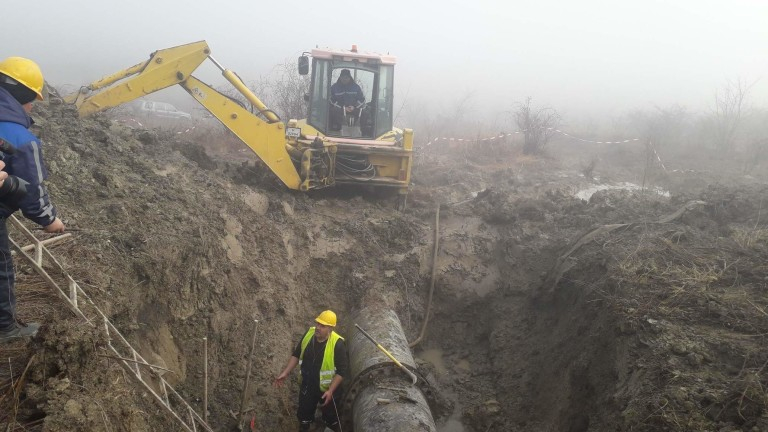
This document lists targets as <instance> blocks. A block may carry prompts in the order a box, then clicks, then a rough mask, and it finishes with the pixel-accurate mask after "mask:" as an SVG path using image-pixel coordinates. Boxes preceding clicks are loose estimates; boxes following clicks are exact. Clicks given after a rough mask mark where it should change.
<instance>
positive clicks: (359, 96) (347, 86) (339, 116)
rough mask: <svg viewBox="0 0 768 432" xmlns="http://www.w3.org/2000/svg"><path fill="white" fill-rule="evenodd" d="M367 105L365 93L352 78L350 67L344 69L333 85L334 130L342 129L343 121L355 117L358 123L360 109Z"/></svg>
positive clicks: (332, 124) (332, 119) (332, 116)
mask: <svg viewBox="0 0 768 432" xmlns="http://www.w3.org/2000/svg"><path fill="white" fill-rule="evenodd" d="M363 105H365V95H363V90H362V89H361V88H360V86H359V85H357V83H356V82H355V80H353V79H352V73H350V72H349V69H342V70H341V74H340V75H339V79H338V80H337V81H336V82H335V83H334V84H333V85H332V86H331V125H330V126H331V127H330V129H331V130H332V131H340V130H341V125H342V122H344V120H345V119H346V120H347V121H349V119H353V120H354V123H357V120H356V119H357V118H358V117H359V116H360V111H361V109H362V108H363ZM348 125H349V124H348Z"/></svg>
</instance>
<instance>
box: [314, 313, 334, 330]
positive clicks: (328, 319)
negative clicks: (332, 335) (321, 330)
mask: <svg viewBox="0 0 768 432" xmlns="http://www.w3.org/2000/svg"><path fill="white" fill-rule="evenodd" d="M315 321H316V322H318V323H320V324H322V325H327V326H330V327H336V314H335V313H333V311H330V310H326V311H322V312H320V315H318V316H317V318H315Z"/></svg>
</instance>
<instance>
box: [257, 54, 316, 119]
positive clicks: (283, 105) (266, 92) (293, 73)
mask: <svg viewBox="0 0 768 432" xmlns="http://www.w3.org/2000/svg"><path fill="white" fill-rule="evenodd" d="M251 87H252V88H254V90H255V91H254V93H256V95H257V96H258V97H259V98H260V99H261V101H262V102H264V104H265V105H266V106H267V107H268V108H270V109H272V110H274V111H275V112H276V113H277V115H278V116H280V118H282V119H283V120H284V121H287V120H288V119H302V118H305V117H306V116H307V110H308V102H307V101H305V100H304V95H305V94H307V92H308V91H309V76H302V75H299V73H298V70H297V69H296V62H295V61H294V60H285V62H284V63H283V64H279V65H277V66H275V67H274V68H273V70H272V73H271V74H270V75H268V76H264V77H261V78H259V79H258V80H257V81H256V82H254V83H253V84H252V85H251Z"/></svg>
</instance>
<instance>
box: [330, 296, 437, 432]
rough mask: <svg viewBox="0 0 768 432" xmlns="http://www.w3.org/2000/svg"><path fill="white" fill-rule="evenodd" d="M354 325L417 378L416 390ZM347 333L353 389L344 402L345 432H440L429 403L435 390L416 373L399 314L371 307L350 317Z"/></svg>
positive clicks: (350, 387)
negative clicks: (358, 326) (363, 330)
mask: <svg viewBox="0 0 768 432" xmlns="http://www.w3.org/2000/svg"><path fill="white" fill-rule="evenodd" d="M354 324H358V325H360V327H362V328H363V329H365V330H366V331H367V332H368V333H369V334H370V335H371V336H372V337H373V338H374V339H375V340H376V341H377V342H378V343H379V345H381V346H382V347H384V348H385V349H386V350H387V351H389V353H390V354H392V355H393V356H394V357H395V358H396V359H397V360H398V361H399V362H400V363H401V364H402V365H403V366H404V367H406V368H408V369H409V370H410V371H412V372H414V373H415V374H416V375H417V377H418V381H417V384H416V385H415V386H414V385H413V384H412V381H411V378H410V377H409V376H408V374H407V373H406V372H405V371H403V370H401V369H400V368H399V367H398V366H396V365H395V363H394V362H392V360H390V359H389V357H387V355H386V354H384V353H383V352H382V351H380V350H379V349H378V348H377V347H376V345H374V344H373V343H371V341H370V340H368V339H367V338H366V337H365V336H364V335H363V334H362V333H360V332H359V331H357V329H355V327H354ZM346 330H347V331H346V332H345V334H346V335H347V338H346V341H347V349H348V350H349V362H350V372H351V377H352V379H351V383H352V384H351V385H348V386H347V391H346V396H345V398H346V399H345V406H346V408H347V415H346V416H345V418H346V419H345V423H346V425H345V426H344V431H352V430H354V432H417V431H418V432H436V431H437V427H436V426H435V421H434V419H433V418H432V412H431V410H430V408H429V405H428V403H427V399H428V398H429V399H432V397H431V394H432V388H431V387H430V386H429V385H428V383H427V382H426V381H425V380H424V378H423V377H421V375H420V374H419V373H418V370H417V369H416V364H415V362H414V360H413V355H412V354H411V351H410V349H409V348H408V341H407V339H406V338H405V334H404V333H403V327H402V325H401V324H400V320H399V319H398V317H397V314H395V312H394V311H392V310H390V309H384V308H376V307H368V308H366V309H363V310H361V311H360V312H358V313H357V314H355V315H354V316H353V317H352V320H351V321H350V325H349V327H348V328H347V329H346ZM347 382H349V381H347ZM345 384H346V383H345ZM350 408H351V410H352V412H351V415H350V413H349V409H350Z"/></svg>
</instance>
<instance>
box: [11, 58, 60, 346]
mask: <svg viewBox="0 0 768 432" xmlns="http://www.w3.org/2000/svg"><path fill="white" fill-rule="evenodd" d="M44 85H45V80H44V79H43V74H42V72H41V71H40V67H38V66H37V64H36V63H35V62H33V61H32V60H29V59H26V58H23V57H8V58H6V59H4V60H2V61H0V140H2V142H0V145H2V147H0V149H2V153H0V158H1V159H2V160H3V162H4V163H5V170H6V171H7V172H8V174H9V175H10V176H11V177H8V178H6V179H5V180H4V182H3V186H6V185H11V184H15V186H13V187H10V186H9V187H6V188H5V189H10V190H8V191H3V187H0V343H5V342H10V341H13V340H16V339H19V338H24V337H29V336H34V335H35V333H37V329H38V327H39V324H36V323H28V324H24V323H23V322H22V321H21V320H19V319H18V317H17V316H16V295H15V293H14V281H15V274H14V271H13V260H12V258H11V250H10V248H9V244H10V242H9V241H8V227H7V226H6V220H7V219H8V218H9V217H10V216H11V215H12V214H13V213H15V212H16V211H17V210H21V212H22V214H23V215H24V216H25V217H26V218H27V219H30V220H31V221H33V222H35V223H37V224H39V225H41V226H42V227H44V228H43V229H44V230H45V232H47V233H60V232H64V223H63V222H62V221H61V220H60V219H59V218H58V217H57V216H56V208H55V207H54V206H53V203H52V202H51V200H50V199H49V198H48V191H47V190H46V189H45V186H44V185H43V181H44V180H45V179H46V177H47V176H48V170H47V169H46V168H45V165H44V164H43V155H42V143H41V142H40V140H39V139H38V138H37V137H36V136H35V135H34V134H32V133H31V132H30V131H29V130H28V129H29V127H30V126H32V118H31V117H30V116H29V114H30V113H31V112H32V103H33V102H34V101H35V100H43V87H44Z"/></svg>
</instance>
